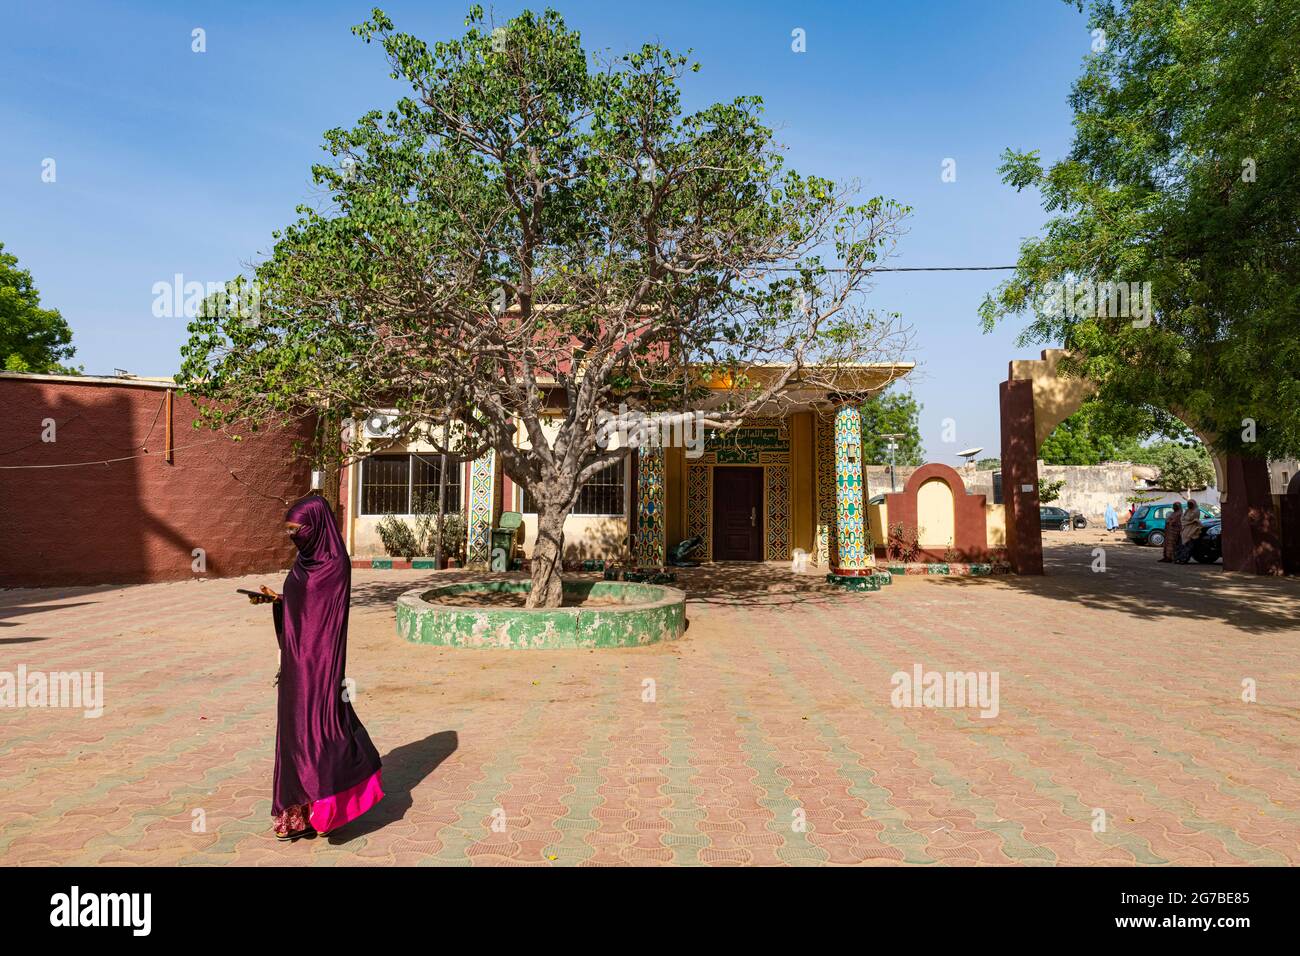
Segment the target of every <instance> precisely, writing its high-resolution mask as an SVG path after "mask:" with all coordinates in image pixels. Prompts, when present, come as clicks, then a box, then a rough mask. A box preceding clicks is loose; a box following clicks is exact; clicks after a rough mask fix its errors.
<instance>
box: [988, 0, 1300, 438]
mask: <svg viewBox="0 0 1300 956" xmlns="http://www.w3.org/2000/svg"><path fill="white" fill-rule="evenodd" d="M1079 6H1080V7H1081V8H1082V3H1080V4H1079ZM1089 25H1090V27H1091V28H1092V30H1093V36H1094V38H1095V40H1096V42H1095V44H1094V48H1095V49H1097V52H1095V53H1093V54H1092V55H1090V56H1089V57H1088V58H1087V60H1086V62H1085V66H1084V70H1083V74H1082V76H1081V77H1080V78H1079V79H1078V80H1077V81H1076V83H1075V84H1074V90H1073V94H1072V96H1071V97H1070V103H1071V106H1072V107H1073V109H1074V114H1075V118H1074V122H1075V138H1074V144H1073V148H1072V149H1071V151H1070V154H1069V155H1068V156H1067V157H1066V158H1065V159H1063V160H1061V161H1059V162H1056V163H1054V164H1052V165H1051V166H1049V167H1044V166H1043V164H1042V163H1041V162H1040V161H1039V158H1038V154H1037V152H1036V151H1030V152H1016V151H1011V150H1008V151H1007V153H1006V157H1005V164H1004V166H1003V168H1002V172H1003V175H1004V177H1005V180H1006V181H1007V182H1008V183H1009V184H1010V185H1012V186H1014V187H1015V188H1016V189H1018V190H1019V189H1026V188H1034V189H1037V190H1039V191H1040V192H1041V194H1042V196H1043V201H1044V205H1045V207H1046V209H1047V210H1048V211H1049V212H1051V213H1052V214H1053V217H1052V218H1051V219H1050V221H1049V222H1048V224H1047V228H1046V233H1045V234H1044V235H1043V236H1041V237H1038V238H1034V239H1030V240H1028V241H1027V242H1025V243H1024V245H1023V246H1022V248H1021V254H1020V259H1019V263H1018V268H1017V271H1016V274H1015V275H1014V277H1013V278H1012V279H1011V280H1010V281H1009V282H1007V283H1005V284H1004V285H1002V286H1001V287H1000V288H999V289H998V290H997V291H996V292H995V293H994V294H992V295H991V296H990V297H989V298H988V300H987V301H986V302H985V303H984V305H983V307H982V309H981V313H982V316H983V319H984V322H985V325H986V327H989V326H991V325H992V323H994V322H995V321H997V320H998V319H999V318H1002V317H1004V316H1007V315H1010V314H1018V313H1024V312H1028V313H1031V316H1032V317H1031V320H1030V322H1029V324H1028V327H1027V329H1026V330H1025V333H1024V335H1023V337H1022V342H1040V343H1061V344H1063V345H1064V346H1065V347H1066V348H1067V349H1069V350H1070V353H1071V359H1072V360H1071V362H1070V363H1068V365H1067V369H1068V370H1069V371H1072V372H1074V373H1077V374H1082V375H1086V376H1087V377H1088V378H1090V379H1092V380H1093V381H1095V382H1096V383H1097V384H1098V386H1099V399H1100V400H1101V401H1102V402H1103V403H1105V404H1107V405H1119V406H1125V407H1128V408H1139V407H1142V406H1154V407H1156V408H1159V409H1162V410H1164V411H1169V412H1173V413H1174V414H1177V415H1179V416H1180V417H1181V418H1183V420H1184V421H1186V422H1187V423H1188V424H1189V425H1192V426H1194V427H1195V428H1196V429H1197V430H1198V432H1200V433H1202V434H1210V435H1213V436H1216V438H1215V442H1216V445H1217V446H1218V447H1219V448H1220V449H1222V450H1224V451H1229V452H1239V453H1243V454H1253V455H1260V456H1263V455H1271V456H1274V457H1289V456H1293V455H1295V454H1296V453H1297V452H1300V336H1297V335H1296V319H1297V316H1298V315H1300V70H1297V69H1296V65H1295V58H1296V51H1297V50H1300V6H1298V5H1297V4H1295V3H1293V2H1292V3H1284V2H1278V0H1125V2H1115V0H1097V2H1095V3H1093V4H1092V5H1091V12H1090V22H1089ZM1107 283H1125V284H1126V286H1125V289H1126V290H1128V291H1131V287H1129V286H1128V285H1127V283H1138V284H1139V285H1138V287H1137V288H1138V290H1140V291H1144V290H1143V285H1142V284H1144V283H1149V284H1150V285H1149V286H1148V287H1146V288H1149V290H1150V294H1151V300H1153V302H1154V308H1153V309H1146V308H1143V309H1136V310H1135V309H1133V308H1132V305H1133V303H1132V302H1131V301H1130V302H1129V303H1128V306H1129V308H1125V307H1124V306H1125V303H1124V302H1123V299H1122V297H1121V295H1120V294H1119V292H1118V289H1117V288H1116V287H1115V286H1108V285H1107ZM1063 290H1064V292H1065V294H1064V295H1062V291H1063ZM1144 298H1145V297H1144ZM1116 313H1119V314H1116Z"/></svg>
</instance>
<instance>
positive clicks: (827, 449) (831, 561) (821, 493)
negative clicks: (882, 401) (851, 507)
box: [813, 415, 839, 568]
mask: <svg viewBox="0 0 1300 956" xmlns="http://www.w3.org/2000/svg"><path fill="white" fill-rule="evenodd" d="M813 454H814V456H815V462H814V472H815V475H816V479H817V565H818V567H822V568H830V567H833V566H834V565H835V562H836V560H837V559H838V557H839V549H838V548H837V547H836V543H835V422H834V419H832V418H831V417H830V416H821V415H819V416H817V418H816V435H815V441H814V443H813Z"/></svg>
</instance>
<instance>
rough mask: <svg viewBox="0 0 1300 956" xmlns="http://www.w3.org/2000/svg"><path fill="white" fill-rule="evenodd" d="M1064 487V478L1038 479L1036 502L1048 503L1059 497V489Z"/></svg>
mask: <svg viewBox="0 0 1300 956" xmlns="http://www.w3.org/2000/svg"><path fill="white" fill-rule="evenodd" d="M1064 487H1065V479H1064V478H1048V479H1046V480H1045V479H1042V478H1039V479H1038V503H1039V504H1043V505H1050V504H1051V503H1052V502H1053V501H1056V500H1058V499H1059V498H1060V497H1061V489H1062V488H1064Z"/></svg>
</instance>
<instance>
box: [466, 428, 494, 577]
mask: <svg viewBox="0 0 1300 956" xmlns="http://www.w3.org/2000/svg"><path fill="white" fill-rule="evenodd" d="M495 464H496V453H495V452H491V451H490V452H488V453H487V454H486V455H484V456H482V457H481V458H476V459H474V461H473V462H472V463H471V465H470V471H469V521H468V522H467V524H468V528H467V530H466V536H467V540H466V545H465V564H466V566H467V567H471V568H476V567H487V563H488V557H489V554H490V552H491V548H492V518H493V515H492V505H493V501H492V497H493V491H494V488H495V485H496V480H495V479H496V473H495Z"/></svg>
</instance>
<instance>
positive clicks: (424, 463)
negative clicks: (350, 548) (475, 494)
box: [358, 454, 461, 515]
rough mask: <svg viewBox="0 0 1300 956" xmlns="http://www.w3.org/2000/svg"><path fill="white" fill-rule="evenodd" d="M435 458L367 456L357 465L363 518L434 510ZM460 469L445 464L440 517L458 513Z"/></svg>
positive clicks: (438, 471)
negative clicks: (444, 500) (443, 502)
mask: <svg viewBox="0 0 1300 956" xmlns="http://www.w3.org/2000/svg"><path fill="white" fill-rule="evenodd" d="M440 462H441V458H440V456H438V455H420V454H414V455H371V456H370V457H369V458H366V459H365V460H364V461H362V463H361V502H360V508H359V509H358V513H359V514H363V515H410V514H418V513H420V512H426V511H429V512H431V511H436V510H437V509H438V482H439V476H440V474H441V465H440ZM460 478H461V467H460V463H459V462H456V461H448V462H447V498H446V506H445V509H444V513H447V514H450V513H452V512H456V511H460V510H461V480H460Z"/></svg>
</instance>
